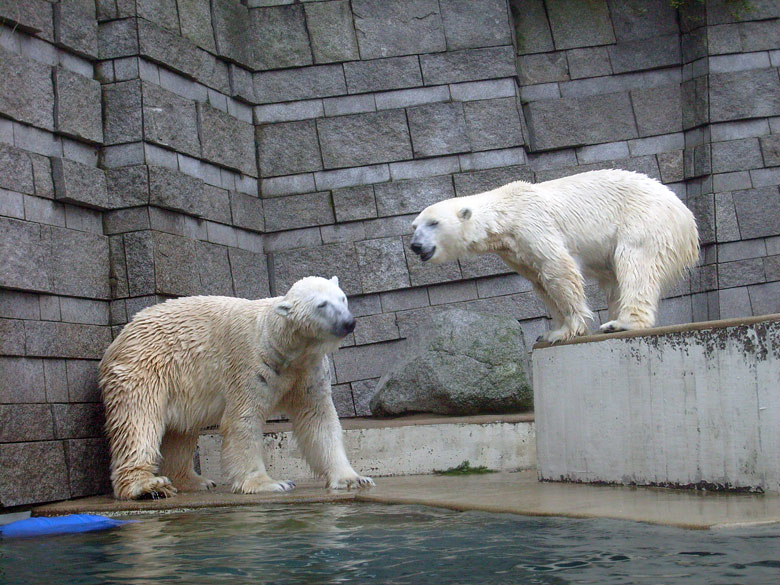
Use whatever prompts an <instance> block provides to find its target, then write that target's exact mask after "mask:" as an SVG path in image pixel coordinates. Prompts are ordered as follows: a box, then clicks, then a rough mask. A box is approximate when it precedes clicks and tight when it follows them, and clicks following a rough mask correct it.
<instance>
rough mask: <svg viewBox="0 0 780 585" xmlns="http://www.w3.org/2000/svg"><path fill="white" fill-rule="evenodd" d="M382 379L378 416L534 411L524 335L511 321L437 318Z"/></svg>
mask: <svg viewBox="0 0 780 585" xmlns="http://www.w3.org/2000/svg"><path fill="white" fill-rule="evenodd" d="M418 331H419V334H418V335H417V336H416V337H412V338H409V339H408V340H407V342H406V348H405V351H404V352H402V357H401V358H400V359H399V361H398V363H397V365H396V366H395V367H394V368H393V369H392V370H391V371H389V372H387V373H385V375H383V376H382V378H380V380H379V382H378V384H377V389H376V393H375V394H374V396H373V398H372V399H371V412H372V414H374V415H398V414H403V413H409V412H432V413H437V414H450V415H473V414H480V413H487V412H517V411H522V410H529V409H531V408H532V407H533V394H532V390H531V383H530V375H529V373H528V372H529V366H528V354H527V351H526V347H525V340H524V338H523V332H522V329H521V328H520V325H519V324H518V323H517V321H516V320H515V319H513V318H510V317H504V316H500V315H492V314H487V313H477V312H474V311H465V310H461V309H455V310H448V311H445V312H442V313H439V314H437V315H435V316H433V317H432V318H431V320H430V323H429V325H428V326H426V327H421V328H419V329H418Z"/></svg>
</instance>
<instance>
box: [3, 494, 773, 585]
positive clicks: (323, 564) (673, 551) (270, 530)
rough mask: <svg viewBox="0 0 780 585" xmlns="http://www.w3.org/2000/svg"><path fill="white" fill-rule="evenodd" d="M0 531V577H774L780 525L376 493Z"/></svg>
mask: <svg viewBox="0 0 780 585" xmlns="http://www.w3.org/2000/svg"><path fill="white" fill-rule="evenodd" d="M139 519H140V521H139V522H137V523H134V524H128V525H125V526H122V527H119V528H117V529H115V530H112V531H110V532H103V533H92V534H77V535H63V536H55V537H49V538H40V539H23V540H8V541H4V542H2V543H0V582H2V583H3V584H4V585H12V584H23V583H36V584H37V583H71V584H93V583H95V584H96V583H117V584H142V583H143V584H146V583H150V582H152V581H154V582H172V583H187V584H191V585H199V584H208V585H211V584H219V583H249V582H252V583H258V584H269V585H270V584H274V585H288V584H290V585H292V584H298V583H306V584H330V583H333V584H337V583H339V584H340V583H365V582H366V581H369V580H372V581H376V582H378V583H388V584H405V583H414V584H418V583H426V584H432V585H434V584H437V583H464V584H467V583H488V584H490V583H492V584H502V585H503V584H509V583H523V584H526V583H528V584H534V583H539V584H547V585H563V584H569V583H577V584H589V583H592V584H598V585H608V584H610V583H621V584H623V583H634V584H644V583H647V584H657V583H676V582H684V583H686V585H696V584H699V583H701V584H708V583H741V582H749V583H775V582H777V579H776V578H777V575H778V569H780V527H778V526H765V527H761V528H752V529H741V530H736V529H734V530H720V531H685V530H682V529H677V528H666V527H660V526H650V525H645V524H638V523H631V522H621V521H614V520H573V519H563V518H528V517H520V516H512V515H499V514H485V513H479V512H465V513H459V512H452V511H448V510H440V509H434V508H425V507H418V506H380V505H373V504H362V505H358V504H349V505H334V504H310V505H277V506H267V507H256V508H255V507H253V508H230V509H223V510H212V511H204V512H192V513H178V514H170V515H163V516H157V517H139Z"/></svg>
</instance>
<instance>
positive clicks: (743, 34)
mask: <svg viewBox="0 0 780 585" xmlns="http://www.w3.org/2000/svg"><path fill="white" fill-rule="evenodd" d="M739 36H740V40H741V41H742V50H743V51H745V52H748V51H766V50H769V51H771V50H775V49H777V48H778V47H780V20H777V19H772V20H755V21H752V22H743V23H741V24H740V25H739Z"/></svg>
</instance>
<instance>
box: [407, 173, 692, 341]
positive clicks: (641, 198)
mask: <svg viewBox="0 0 780 585" xmlns="http://www.w3.org/2000/svg"><path fill="white" fill-rule="evenodd" d="M412 226H413V227H414V236H413V237H412V241H411V248H412V251H413V252H415V253H416V254H418V255H419V256H420V258H421V259H422V260H423V261H426V260H430V261H432V262H434V263H439V262H446V261H448V260H454V259H456V258H459V257H462V256H467V255H470V254H483V253H488V252H495V253H496V254H498V255H499V256H500V257H501V258H502V259H503V260H504V262H506V263H507V265H509V266H510V267H511V268H512V269H513V270H515V271H517V272H518V273H519V274H520V275H521V276H523V277H525V278H527V279H528V280H529V281H531V283H532V284H533V286H534V289H535V290H536V291H537V293H538V294H539V295H540V296H541V297H542V299H543V300H544V302H545V304H546V305H547V307H548V309H549V311H550V313H551V315H552V317H553V320H554V321H555V325H556V328H555V329H554V330H552V331H548V332H547V333H546V334H545V335H543V336H542V339H543V340H544V341H549V342H551V343H555V342H557V341H565V340H567V339H571V338H573V337H575V336H577V335H585V334H587V333H588V326H587V321H588V320H589V319H592V318H593V314H592V313H591V311H590V309H588V306H587V304H586V300H585V291H584V286H583V273H584V275H586V276H592V277H594V278H596V280H597V281H598V283H599V286H601V288H602V289H603V290H604V292H605V293H606V296H607V304H608V309H609V321H608V322H607V323H604V324H603V325H602V326H601V328H600V330H601V331H602V332H603V333H610V332H613V331H622V330H627V329H641V328H645V327H652V326H653V324H654V323H655V316H656V310H657V308H658V302H659V299H660V296H661V292H662V290H663V288H664V287H665V286H667V285H669V284H670V283H672V282H673V281H674V280H675V279H677V278H679V277H680V276H681V275H682V273H683V272H684V271H685V269H686V268H689V267H691V266H693V265H694V264H695V263H696V261H697V260H698V257H699V237H698V231H697V229H696V221H695V219H694V217H693V214H692V213H691V212H690V211H689V210H688V208H687V207H685V205H684V204H683V203H682V202H681V201H680V200H679V199H678V198H677V196H676V195H675V194H674V193H673V192H672V191H670V190H669V189H667V188H666V187H664V186H663V185H662V184H661V183H659V182H658V181H655V180H654V179H651V178H649V177H646V176H645V175H642V174H639V173H633V172H629V171H622V170H601V171H591V172H587V173H581V174H579V175H573V176H570V177H564V178H562V179H556V180H553V181H546V182H544V183H538V184H531V183H525V182H523V181H517V182H515V183H509V184H508V185H504V186H503V187H499V188H498V189H494V190H492V191H487V192H485V193H479V194H477V195H471V196H469V197H458V198H454V199H447V200H444V201H440V202H439V203H435V204H433V205H431V206H429V207H427V208H426V209H424V210H423V211H422V212H421V213H420V214H419V215H418V216H417V218H415V220H414V222H413V223H412Z"/></svg>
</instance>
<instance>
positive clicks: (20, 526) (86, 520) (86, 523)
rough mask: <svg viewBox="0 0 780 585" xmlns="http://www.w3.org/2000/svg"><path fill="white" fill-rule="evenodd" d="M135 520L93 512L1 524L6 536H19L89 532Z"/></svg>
mask: <svg viewBox="0 0 780 585" xmlns="http://www.w3.org/2000/svg"><path fill="white" fill-rule="evenodd" d="M128 522H133V520H116V519H114V518H108V517H106V516H95V515H93V514H71V515H70V516H54V517H52V518H25V519H24V520H17V521H16V522H10V523H9V524H6V525H4V526H0V535H2V536H3V537H5V538H13V537H18V536H42V535H46V534H65V533H70V532H89V531H92V530H106V529H108V528H113V527H114V526H120V525H122V524H127V523H128Z"/></svg>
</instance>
